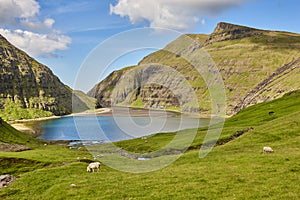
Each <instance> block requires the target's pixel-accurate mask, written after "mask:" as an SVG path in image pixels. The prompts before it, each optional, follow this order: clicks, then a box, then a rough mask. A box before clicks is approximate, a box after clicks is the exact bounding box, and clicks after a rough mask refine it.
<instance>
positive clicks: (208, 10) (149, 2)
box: [110, 0, 246, 30]
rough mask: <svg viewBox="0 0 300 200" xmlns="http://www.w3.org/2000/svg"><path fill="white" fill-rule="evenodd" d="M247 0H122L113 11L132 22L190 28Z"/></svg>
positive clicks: (112, 6)
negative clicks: (207, 16)
mask: <svg viewBox="0 0 300 200" xmlns="http://www.w3.org/2000/svg"><path fill="white" fill-rule="evenodd" d="M243 1H246V0H143V1H141V0H118V3H117V4H116V5H110V13H111V14H116V15H120V16H121V17H126V16H127V17H129V20H130V22H131V23H133V24H135V23H138V22H141V21H144V20H146V21H148V22H149V23H150V27H164V28H171V29H176V30H187V29H190V28H193V27H194V26H195V25H196V24H198V23H202V24H203V22H204V21H203V18H202V17H203V16H205V15H209V16H211V15H216V14H219V13H220V12H222V11H224V10H226V9H229V8H231V7H233V6H237V5H239V4H240V3H241V2H243Z"/></svg>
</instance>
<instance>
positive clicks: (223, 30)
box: [203, 22, 263, 46]
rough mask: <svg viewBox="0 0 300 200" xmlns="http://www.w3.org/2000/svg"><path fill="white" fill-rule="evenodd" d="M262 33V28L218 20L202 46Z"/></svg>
mask: <svg viewBox="0 0 300 200" xmlns="http://www.w3.org/2000/svg"><path fill="white" fill-rule="evenodd" d="M262 34H263V31H262V30H258V29H254V28H249V27H246V26H239V25H235V24H229V23H225V22H220V23H218V25H217V26H216V28H215V30H214V32H213V33H212V34H210V36H209V37H208V38H207V40H206V41H205V42H204V44H203V46H207V45H210V44H213V43H216V42H221V41H226V40H235V39H240V38H245V37H251V36H255V35H262Z"/></svg>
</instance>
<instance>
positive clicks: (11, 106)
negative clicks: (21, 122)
mask: <svg viewBox="0 0 300 200" xmlns="http://www.w3.org/2000/svg"><path fill="white" fill-rule="evenodd" d="M52 115H53V113H52V112H49V111H45V110H41V109H36V108H23V107H22V106H21V105H20V104H17V103H15V102H11V101H10V102H7V103H6V104H5V105H4V108H3V109H1V110H0V117H1V118H2V119H4V120H5V121H13V120H18V119H34V118H39V117H49V116H52Z"/></svg>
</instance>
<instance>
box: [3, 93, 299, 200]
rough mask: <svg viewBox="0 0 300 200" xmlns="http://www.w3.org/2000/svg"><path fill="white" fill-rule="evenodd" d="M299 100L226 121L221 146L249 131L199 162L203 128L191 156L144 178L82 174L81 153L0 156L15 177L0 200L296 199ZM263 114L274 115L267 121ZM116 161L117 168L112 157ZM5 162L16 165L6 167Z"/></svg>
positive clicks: (136, 147)
mask: <svg viewBox="0 0 300 200" xmlns="http://www.w3.org/2000/svg"><path fill="white" fill-rule="evenodd" d="M299 97H300V92H294V93H291V94H289V95H286V96H285V97H283V98H281V99H278V100H275V101H271V102H268V103H262V104H258V105H255V106H252V107H249V108H247V109H244V110H242V111H240V112H239V113H238V114H237V115H236V116H233V117H231V118H229V119H227V120H226V122H225V127H224V129H223V132H222V135H221V137H220V140H223V141H225V140H226V139H228V138H230V136H232V135H233V134H234V133H236V132H237V131H240V130H245V129H247V128H250V127H252V128H253V129H252V130H249V131H248V132H246V133H244V134H243V135H241V136H239V137H237V138H235V139H234V140H232V141H229V142H227V143H225V144H223V145H219V146H216V147H215V148H214V149H213V151H212V152H211V153H210V154H208V155H207V156H206V157H204V158H203V159H199V148H200V146H199V145H201V144H202V142H203V138H204V136H205V134H206V132H207V128H201V129H198V130H197V135H196V138H195V140H194V142H193V144H192V146H193V147H195V148H196V149H193V150H188V151H187V152H186V153H184V155H183V156H181V157H180V158H179V159H178V160H177V161H176V162H174V163H172V164H171V165H169V166H167V167H165V168H163V169H160V170H157V171H154V172H149V173H141V174H133V173H126V172H121V171H118V170H114V169H112V168H110V167H109V166H103V168H102V172H101V173H87V172H86V171H85V170H86V166H87V163H84V162H78V161H77V157H80V158H84V157H86V159H92V156H91V155H90V154H89V153H88V152H87V151H84V150H74V149H68V148H66V147H64V146H57V145H47V146H40V147H36V148H35V149H34V150H30V151H24V152H11V153H7V152H6V153H5V152H0V159H1V161H2V162H1V164H0V170H1V173H12V174H14V175H19V176H20V177H19V178H18V179H17V180H16V181H15V182H14V183H12V184H11V185H10V186H9V187H7V188H5V189H2V190H0V198H1V199H230V200H231V199H299V198H300V194H299V191H300V165H299V160H300V153H299V147H300V102H299V101H300V98H299ZM270 111H273V112H274V114H273V115H269V112H270ZM0 130H1V129H0ZM190 131H192V130H187V131H183V132H182V133H183V134H189V133H190ZM173 138H174V134H173V133H166V134H158V135H153V136H151V137H147V138H144V139H136V140H130V141H122V142H117V143H115V145H117V146H118V147H122V148H123V149H127V150H130V151H132V152H137V153H138V152H151V151H155V150H158V149H160V148H161V147H162V146H164V145H166V144H167V143H168V142H169V141H171V140H172V139H173ZM146 140H147V142H145V141H146ZM263 146H271V147H272V148H273V149H274V150H275V153H273V154H263V153H262V147H263ZM170 156H172V155H169V156H166V157H170ZM115 158H118V159H117V160H116V162H120V165H122V164H123V163H122V159H121V157H120V156H119V155H115ZM100 160H101V159H100ZM9 162H11V163H17V164H16V165H15V164H13V165H9ZM136 162H137V163H138V162H143V161H136ZM146 162H147V161H146ZM3 163H5V164H3ZM22 163H23V164H22ZM70 184H76V186H75V187H71V186H70Z"/></svg>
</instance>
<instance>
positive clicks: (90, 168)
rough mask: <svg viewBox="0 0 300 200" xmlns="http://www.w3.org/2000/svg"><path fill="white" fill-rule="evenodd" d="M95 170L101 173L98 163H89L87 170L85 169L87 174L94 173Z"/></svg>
mask: <svg viewBox="0 0 300 200" xmlns="http://www.w3.org/2000/svg"><path fill="white" fill-rule="evenodd" d="M95 169H97V172H99V171H101V169H100V163H99V162H93V163H90V164H89V165H88V166H87V168H86V171H87V172H94V171H95Z"/></svg>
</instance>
